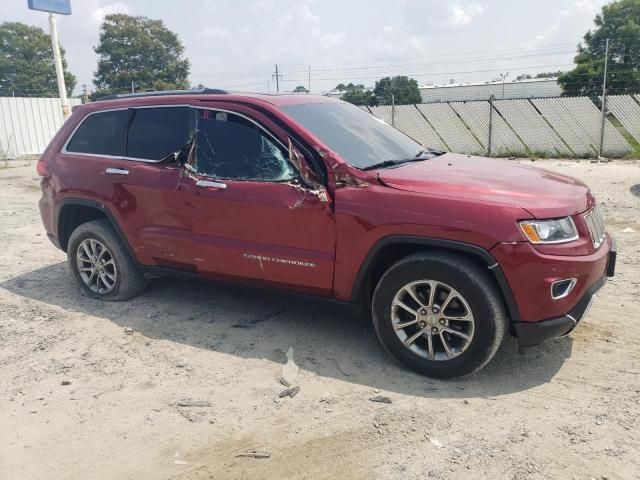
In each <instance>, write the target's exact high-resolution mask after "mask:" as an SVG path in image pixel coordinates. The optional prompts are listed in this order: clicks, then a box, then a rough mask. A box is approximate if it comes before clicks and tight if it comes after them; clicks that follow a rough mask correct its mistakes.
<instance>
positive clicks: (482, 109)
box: [451, 101, 527, 155]
mask: <svg viewBox="0 0 640 480" xmlns="http://www.w3.org/2000/svg"><path fill="white" fill-rule="evenodd" d="M489 105H490V104H489V102H482V101H480V102H453V103H451V107H452V108H453V109H454V110H455V111H456V112H458V115H460V117H462V119H463V120H464V121H465V123H466V124H467V125H468V126H469V128H470V129H471V131H472V132H473V133H474V134H475V136H476V138H478V139H479V140H480V143H482V146H483V147H484V149H485V151H486V150H488V144H489V113H490V111H489V108H490V107H489ZM492 121H493V127H492V132H491V152H492V155H518V154H523V153H526V152H527V149H526V147H525V146H524V144H523V143H522V142H521V141H520V140H519V139H518V137H517V136H516V134H515V133H513V130H511V128H509V125H507V123H506V122H505V121H504V119H503V118H502V117H501V116H500V114H499V113H498V112H497V111H496V110H495V109H494V111H493V120H492Z"/></svg>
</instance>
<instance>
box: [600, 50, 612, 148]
mask: <svg viewBox="0 0 640 480" xmlns="http://www.w3.org/2000/svg"><path fill="white" fill-rule="evenodd" d="M608 64H609V39H608V38H607V43H606V45H605V48H604V75H603V77H602V125H601V127H600V148H599V151H598V158H602V150H603V147H604V125H605V122H606V121H607V67H608Z"/></svg>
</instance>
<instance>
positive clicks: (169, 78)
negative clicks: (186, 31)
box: [93, 14, 190, 96]
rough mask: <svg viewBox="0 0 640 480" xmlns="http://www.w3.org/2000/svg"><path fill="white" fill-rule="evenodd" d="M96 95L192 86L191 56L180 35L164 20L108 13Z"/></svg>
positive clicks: (99, 49) (102, 30) (99, 50)
mask: <svg viewBox="0 0 640 480" xmlns="http://www.w3.org/2000/svg"><path fill="white" fill-rule="evenodd" d="M94 50H95V52H96V53H97V54H98V55H99V60H98V70H97V72H96V73H95V78H94V80H93V83H94V84H95V86H96V89H97V91H96V92H95V93H94V96H100V95H102V94H107V93H127V92H130V91H131V82H133V85H134V87H135V90H136V91H147V90H174V89H186V88H189V82H188V78H187V77H188V76H189V67H190V63H189V60H188V59H186V58H185V57H184V46H183V45H182V42H181V41H180V38H179V37H178V36H177V35H176V34H175V33H173V32H171V31H170V30H168V29H167V28H166V27H165V26H164V24H163V22H162V20H151V19H149V18H146V17H133V16H130V15H124V14H113V15H107V16H106V17H105V18H104V22H103V23H102V25H101V27H100V42H99V44H98V46H97V47H96V48H95V49H94Z"/></svg>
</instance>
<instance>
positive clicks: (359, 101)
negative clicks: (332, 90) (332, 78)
mask: <svg viewBox="0 0 640 480" xmlns="http://www.w3.org/2000/svg"><path fill="white" fill-rule="evenodd" d="M336 90H338V91H339V92H344V94H343V95H342V96H341V97H340V98H341V99H342V100H344V101H345V102H349V103H353V104H354V105H371V106H373V105H376V102H375V100H376V99H375V96H374V95H373V91H371V90H369V89H367V88H366V87H365V86H364V85H362V84H358V85H354V84H353V83H349V84H348V85H344V84H343V83H341V84H340V85H338V86H337V87H336Z"/></svg>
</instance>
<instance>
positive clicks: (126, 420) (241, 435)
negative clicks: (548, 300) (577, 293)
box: [0, 161, 640, 480]
mask: <svg viewBox="0 0 640 480" xmlns="http://www.w3.org/2000/svg"><path fill="white" fill-rule="evenodd" d="M526 163H528V162H526ZM536 164H537V165H539V166H543V167H546V168H549V169H552V170H557V171H559V172H562V173H567V174H570V175H573V176H575V177H578V178H580V179H582V180H584V181H586V182H587V183H588V184H590V185H591V187H592V189H593V191H594V192H595V193H596V195H597V197H598V199H599V202H600V204H601V206H602V211H603V213H604V216H605V219H606V221H607V224H608V228H609V231H610V232H611V233H612V234H613V235H614V236H615V237H616V238H617V239H618V245H619V256H618V270H617V276H616V277H615V278H614V279H613V280H611V281H610V282H609V284H608V285H607V286H606V287H605V288H604V289H603V290H602V291H601V294H600V296H599V299H598V301H597V302H596V304H595V305H594V307H593V310H592V312H591V314H590V316H589V317H588V319H586V320H585V321H584V322H583V323H581V324H580V326H579V328H578V329H577V330H576V331H575V332H574V333H573V334H572V335H571V336H570V337H568V338H563V339H559V340H556V341H553V342H550V343H547V344H545V345H542V346H540V347H536V348H534V349H531V350H528V351H527V352H526V355H520V354H519V353H518V348H517V343H516V341H515V340H513V339H511V340H509V341H508V342H507V343H506V344H505V345H504V346H503V348H502V349H501V351H500V352H499V353H498V355H497V356H496V358H495V359H494V360H493V362H492V363H491V364H490V365H489V366H488V367H487V368H485V369H484V370H483V371H482V372H480V373H479V374H476V375H475V376H473V377H471V378H467V379H463V380H456V381H436V380H431V379H428V378H424V377H421V376H419V375H416V374H413V373H411V372H408V371H407V370H405V369H404V368H402V367H401V366H400V365H398V364H396V363H395V362H394V361H393V360H392V359H391V358H390V357H388V355H387V354H386V353H385V351H384V350H383V349H382V347H381V346H380V345H379V344H378V342H377V340H376V337H375V334H374V332H373V330H372V328H371V327H370V325H369V324H368V323H367V322H365V321H363V320H362V319H358V318H357V317H355V316H354V315H353V313H352V312H351V311H350V310H349V309H346V308H344V307H341V306H338V305H334V304H331V303H326V302H323V301H318V300H310V299H307V298H301V297H297V296H291V295H286V294H278V293H273V292H266V291H259V290H255V289H249V288H241V287H231V286H222V285H216V284H207V283H199V282H195V281H185V280H177V279H173V278H157V279H154V280H153V282H152V283H151V285H150V287H149V289H148V291H147V292H146V293H145V294H144V295H143V296H142V297H139V298H136V299H135V300H132V301H130V302H127V303H101V302H99V301H94V300H91V299H88V298H86V297H84V296H82V295H81V294H80V291H79V289H78V288H77V287H76V285H75V283H74V281H73V279H72V277H71V274H70V273H69V270H68V269H67V266H66V257H65V255H64V254H63V253H62V252H60V251H58V250H56V249H55V248H54V247H53V246H52V245H51V244H50V243H49V241H48V240H47V238H46V236H45V233H44V230H43V227H42V225H41V223H40V217H39V213H38V208H37V201H38V198H39V185H38V178H37V176H36V173H35V166H33V165H32V166H17V167H14V168H8V169H3V170H0V245H1V248H2V250H1V251H0V401H1V409H0V479H2V480H5V479H6V480H22V479H29V480H37V479H43V480H45V479H46V480H52V479H74V480H76V479H137V480H145V479H150V480H151V479H153V480H158V479H183V480H186V479H216V480H217V479H262V478H267V479H293V478H295V479H319V478H331V479H333V478H345V479H360V478H362V479H370V478H376V479H414V478H415V479H418V478H435V479H458V478H462V477H464V478H493V479H502V478H505V479H530V478H531V479H542V478H547V479H551V478H553V479H558V478H561V479H564V478H568V479H572V478H577V479H590V478H596V479H604V478H608V479H634V478H640V302H639V298H640V268H639V262H640V242H639V240H640V216H639V214H638V211H639V208H640V198H639V197H638V195H640V185H639V184H640V163H638V162H634V161H616V162H613V163H606V164H605V163H591V162H589V161H579V162H578V161H538V162H537V163H536ZM634 192H635V195H634ZM629 228H630V229H633V232H631V231H629V230H626V231H625V229H629ZM247 326H248V328H246V327H247ZM241 327H245V328H241ZM129 328H131V329H133V333H132V334H127V333H130V331H129V330H128V329H129ZM125 329H127V330H126V331H125ZM289 346H292V347H293V350H294V358H295V361H296V362H297V364H298V365H299V366H300V373H299V375H298V378H297V385H298V386H299V387H300V392H299V394H298V395H297V396H295V397H294V398H283V399H280V398H279V397H278V394H279V393H280V392H281V391H282V389H283V387H282V386H281V385H280V383H279V377H280V372H281V369H282V365H283V364H284V362H285V360H286V357H285V353H286V351H287V349H288V348H289ZM376 395H383V396H388V397H389V398H390V399H391V400H392V403H391V404H384V403H375V402H372V401H370V398H371V397H374V396H376ZM252 451H256V452H268V453H269V454H270V457H269V458H251V457H239V456H237V455H238V454H242V453H245V452H252Z"/></svg>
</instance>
